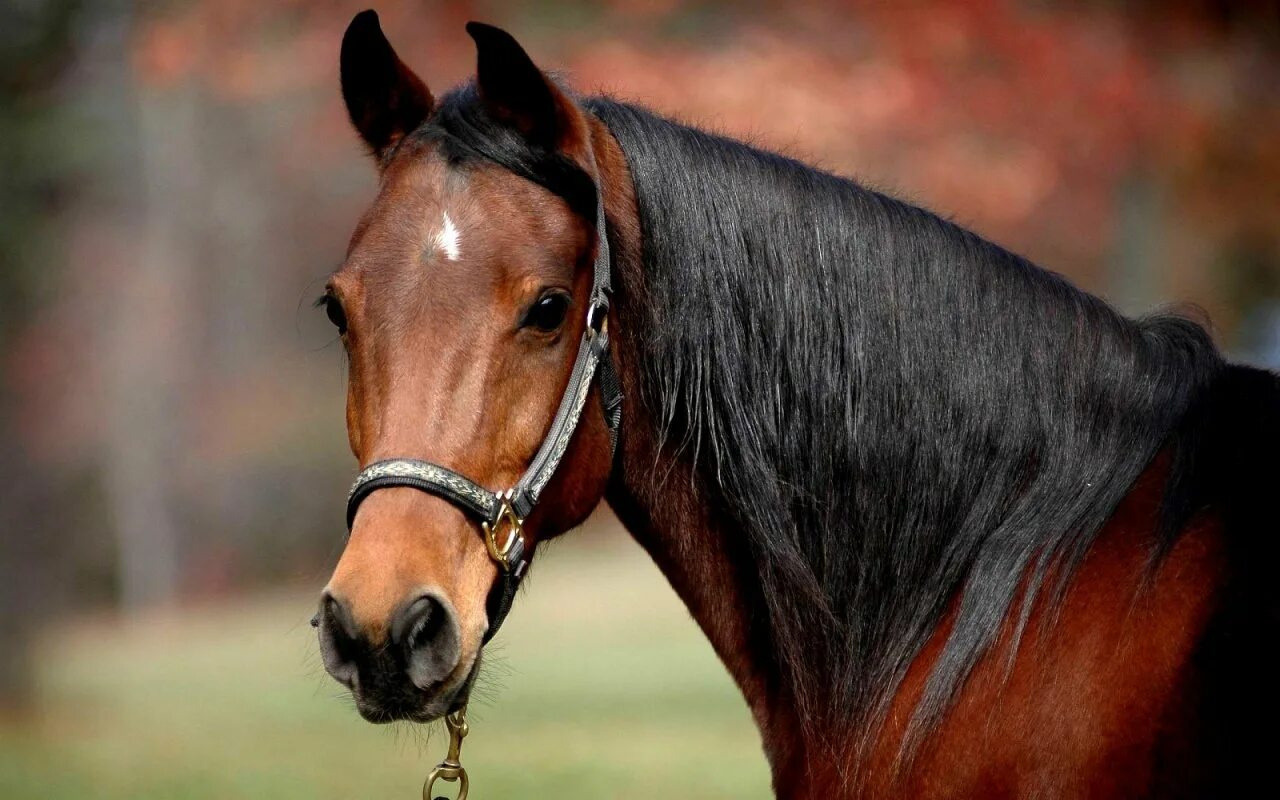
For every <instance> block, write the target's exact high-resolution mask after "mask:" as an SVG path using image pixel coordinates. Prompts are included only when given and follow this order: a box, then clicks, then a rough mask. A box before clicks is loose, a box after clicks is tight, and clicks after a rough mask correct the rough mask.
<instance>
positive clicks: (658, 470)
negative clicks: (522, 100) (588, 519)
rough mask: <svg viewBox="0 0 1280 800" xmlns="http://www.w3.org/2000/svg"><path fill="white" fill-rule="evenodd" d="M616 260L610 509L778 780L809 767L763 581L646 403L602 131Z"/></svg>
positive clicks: (613, 169) (612, 145) (626, 244)
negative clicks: (620, 408) (687, 621)
mask: <svg viewBox="0 0 1280 800" xmlns="http://www.w3.org/2000/svg"><path fill="white" fill-rule="evenodd" d="M593 145H594V148H595V153H596V158H597V160H598V163H599V166H600V170H601V173H602V175H603V176H604V181H603V183H604V187H605V190H604V191H605V208H606V213H607V215H608V218H609V223H610V240H611V246H612V254H613V260H614V272H615V274H614V304H613V308H614V311H613V313H614V318H615V323H616V324H615V327H614V328H613V334H612V336H613V343H612V347H613V350H614V356H615V360H616V363H617V366H618V372H619V378H620V380H621V383H622V389H623V394H624V396H625V397H626V398H627V401H626V405H625V407H624V417H623V430H622V434H621V437H620V443H619V450H618V454H617V463H616V465H615V470H614V473H613V477H612V479H611V481H610V486H609V489H608V492H607V494H606V499H607V501H608V502H609V505H610V507H611V508H612V509H613V511H614V513H615V514H616V515H617V516H618V519H619V520H620V521H621V522H622V524H623V526H624V527H626V529H627V530H628V532H629V533H630V534H631V535H632V537H633V538H635V540H636V541H637V542H638V543H639V544H640V545H641V546H642V547H643V548H644V549H645V550H646V551H647V552H648V553H649V555H650V557H652V558H653V560H654V562H655V563H656V564H657V566H658V568H659V569H660V570H661V571H662V573H663V575H664V576H666V578H667V580H668V581H669V582H670V583H671V586H672V588H673V589H674V590H675V592H676V594H677V595H678V596H679V597H680V599H681V600H682V601H683V602H684V604H685V605H686V607H687V608H688V609H689V613H690V614H691V615H692V616H693V619H694V620H695V621H696V622H697V624H698V625H699V627H700V628H701V629H702V631H703V633H704V634H705V635H706V637H707V639H708V640H709V641H710V642H711V645H712V647H713V649H714V650H715V652H716V654H717V655H718V656H719V657H720V659H721V661H723V662H724V664H725V666H726V668H727V669H728V671H729V674H730V676H731V677H732V678H733V680H734V681H735V683H737V685H738V687H739V689H740V690H741V691H742V693H743V696H744V698H745V699H746V701H747V705H748V707H749V708H750V709H751V712H752V714H753V716H754V718H755V722H756V725H757V727H758V728H759V729H760V731H761V736H762V737H763V744H764V748H765V752H766V754H767V755H768V756H769V760H770V762H771V764H772V765H773V768H774V773H775V776H780V775H784V774H795V773H794V770H792V769H788V768H787V767H786V765H796V766H799V765H800V764H802V763H803V757H804V756H803V742H802V739H801V730H800V726H799V724H798V721H797V719H796V718H795V715H794V713H792V712H791V710H790V705H789V703H788V701H787V693H786V689H785V687H784V686H782V682H781V681H780V679H779V678H778V672H777V669H776V667H775V665H774V664H773V663H772V659H771V657H770V650H771V648H770V646H769V640H768V630H767V626H766V624H765V623H763V622H756V623H755V624H754V625H753V624H752V620H757V621H763V620H765V619H767V614H766V611H765V606H764V603H763V600H762V597H761V590H760V584H759V579H758V577H757V573H756V570H755V569H754V567H753V565H752V562H751V560H750V554H749V553H748V552H747V549H746V542H745V541H744V539H743V537H741V536H735V535H734V534H735V532H734V531H733V530H731V529H729V528H728V525H727V522H726V520H727V517H726V516H725V515H723V514H718V513H717V512H716V510H715V507H714V506H715V503H714V501H713V500H711V499H710V498H709V497H708V496H707V495H706V493H705V492H704V491H703V488H702V484H701V482H700V480H699V478H698V477H697V475H696V474H695V472H694V469H693V467H692V465H691V464H690V463H688V461H687V460H684V459H681V458H680V457H679V455H678V454H673V453H672V452H671V450H672V448H671V447H670V445H669V444H667V443H665V442H664V441H663V439H662V437H661V436H660V434H659V429H658V425H657V423H656V421H655V420H654V419H653V417H652V415H651V413H650V409H648V408H647V407H646V405H645V402H644V397H643V392H642V389H641V385H642V384H641V375H640V363H641V361H640V359H641V356H640V354H639V352H638V348H637V346H636V336H637V335H638V334H639V332H640V331H641V330H642V326H643V325H644V324H645V322H644V318H645V314H644V311H643V305H642V304H643V302H644V284H645V281H644V276H643V266H642V262H641V258H640V253H641V233H640V225H639V217H638V212H637V209H636V199H635V195H634V190H633V188H632V184H631V180H630V177H629V172H628V169H627V166H626V160H625V156H624V155H623V153H622V151H621V149H620V147H619V146H618V144H617V142H616V140H615V139H614V138H613V137H612V135H610V134H609V133H608V132H607V130H606V129H605V128H604V126H603V125H600V124H596V125H595V130H594V131H593Z"/></svg>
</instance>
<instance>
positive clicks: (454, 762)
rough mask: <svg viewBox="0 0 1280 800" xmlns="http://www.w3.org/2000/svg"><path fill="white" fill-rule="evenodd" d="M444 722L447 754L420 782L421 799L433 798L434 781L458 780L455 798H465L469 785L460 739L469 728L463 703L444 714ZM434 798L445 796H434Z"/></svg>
mask: <svg viewBox="0 0 1280 800" xmlns="http://www.w3.org/2000/svg"><path fill="white" fill-rule="evenodd" d="M444 724H445V725H446V726H448V728H449V754H448V755H446V756H445V757H444V761H441V762H440V763H439V764H436V768H435V769H433V770H431V772H429V773H428V774H427V780H426V782H425V783H423V784H422V800H433V798H432V797H431V787H432V786H434V785H435V782H436V781H447V782H449V783H454V782H458V798H457V800H467V790H468V789H470V788H471V787H470V784H469V783H468V781H467V771H466V770H465V769H464V768H463V766H462V740H463V739H465V738H466V737H467V734H468V733H470V730H471V729H470V727H469V726H468V725H467V707H466V706H465V705H464V706H463V707H462V708H460V709H458V710H457V711H454V712H453V713H451V714H446V715H445V718H444ZM434 800H447V798H444V797H436V798H434Z"/></svg>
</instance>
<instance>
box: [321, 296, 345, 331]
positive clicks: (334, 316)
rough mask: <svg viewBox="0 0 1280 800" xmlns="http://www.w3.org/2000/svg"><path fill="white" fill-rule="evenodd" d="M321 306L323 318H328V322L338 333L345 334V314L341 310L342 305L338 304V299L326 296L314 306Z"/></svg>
mask: <svg viewBox="0 0 1280 800" xmlns="http://www.w3.org/2000/svg"><path fill="white" fill-rule="evenodd" d="M321 304H323V305H324V314H325V316H326V317H328V318H329V321H330V322H332V323H333V326H334V327H335V328H337V329H338V333H340V334H344V333H346V332H347V312H345V311H343V310H342V303H340V302H338V298H336V297H334V296H333V295H331V294H326V295H325V296H323V297H321V298H320V302H319V303H317V304H316V305H321Z"/></svg>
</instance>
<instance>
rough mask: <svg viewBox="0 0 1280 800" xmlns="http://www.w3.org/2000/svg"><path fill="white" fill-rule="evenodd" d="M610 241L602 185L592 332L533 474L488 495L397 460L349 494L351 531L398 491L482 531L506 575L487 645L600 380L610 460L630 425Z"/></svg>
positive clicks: (367, 473)
mask: <svg viewBox="0 0 1280 800" xmlns="http://www.w3.org/2000/svg"><path fill="white" fill-rule="evenodd" d="M609 266H610V257H609V237H608V234H607V231H606V224H605V216H604V199H603V193H602V192H601V191H600V185H599V183H597V184H596V257H595V265H594V271H595V272H594V276H593V278H592V283H591V301H590V302H589V303H588V304H587V319H586V330H585V331H583V334H582V341H581V342H580V343H579V344H578V356H577V358H576V360H575V361H574V363H573V371H572V372H571V373H570V375H569V384H568V385H567V386H566V387H565V390H564V395H563V396H562V397H561V398H560V407H559V408H558V409H557V410H556V415H555V418H554V419H553V420H552V421H551V429H550V430H549V431H547V436H546V438H545V439H543V440H542V445H541V446H540V447H539V448H538V452H537V453H536V454H535V455H534V457H533V460H532V461H531V462H530V463H529V467H528V468H527V469H526V470H525V472H524V474H523V475H521V476H520V479H519V480H518V481H516V483H515V485H514V486H512V487H511V488H509V489H506V490H504V491H500V492H494V491H492V490H490V489H487V488H485V487H483V486H481V485H480V484H478V483H476V482H475V481H473V480H471V479H470V478H467V477H465V476H463V475H460V474H458V473H457V472H454V471H453V470H451V469H449V468H447V467H443V466H441V465H439V464H433V463H431V462H430V461H421V460H419V459H414V458H392V459H386V460H383V461H375V462H374V463H372V464H370V465H369V466H367V467H365V468H364V469H363V470H361V472H360V474H359V475H357V476H356V480H355V483H354V484H353V485H352V486H351V491H350V492H349V493H348V494H347V530H350V529H351V526H352V525H353V524H354V523H355V519H356V511H357V510H359V508H360V504H361V503H362V502H363V501H364V499H365V498H366V497H368V496H369V495H370V494H372V493H374V492H376V491H377V490H379V489H385V488H389V487H393V486H402V487H409V488H412V489H418V490H419V491H423V492H426V493H427V494H431V495H435V496H436V497H439V498H442V499H444V500H448V501H449V502H450V503H453V504H454V505H455V506H457V507H458V508H459V509H461V510H462V511H463V512H465V513H466V514H468V515H470V516H471V517H472V518H474V519H476V520H477V521H479V523H480V528H481V531H482V532H483V534H484V541H485V547H486V549H487V550H488V551H489V557H490V558H492V559H493V560H494V561H495V562H497V564H498V567H499V575H498V585H497V586H496V587H495V589H497V595H496V602H494V601H495V597H494V595H492V594H491V595H490V611H491V613H490V623H489V629H488V630H487V631H485V634H484V643H485V644H487V643H488V642H489V640H490V639H492V638H493V636H494V634H496V633H497V632H498V628H499V627H501V626H502V623H503V621H504V620H505V619H506V617H507V613H508V612H510V611H511V603H512V601H513V600H514V599H515V594H516V589H517V588H518V587H519V585H520V579H521V578H523V577H524V572H525V568H526V567H527V566H528V560H527V559H526V558H525V539H524V521H525V519H527V518H528V516H529V513H530V512H531V511H533V507H534V506H535V505H537V503H538V498H539V497H540V496H541V495H542V490H543V489H545V488H546V486H547V484H548V483H550V482H551V478H552V476H554V475H555V473H556V469H558V468H559V466H560V462H561V460H562V459H563V458H564V454H565V451H566V450H568V448H569V442H570V441H571V440H572V439H573V434H574V432H575V431H577V429H578V423H579V421H581V419H582V409H583V408H585V407H586V404H587V398H588V397H589V396H590V394H591V384H592V382H593V381H594V380H595V378H596V376H597V375H599V377H600V399H601V405H602V406H603V408H604V421H605V425H606V426H607V427H608V429H609V453H610V456H611V457H612V455H613V452H614V450H616V449H617V446H618V427H619V425H620V424H621V422H622V387H621V384H620V383H619V381H618V374H617V371H616V370H615V369H614V366H613V359H612V358H610V356H609V292H610V283H609Z"/></svg>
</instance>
